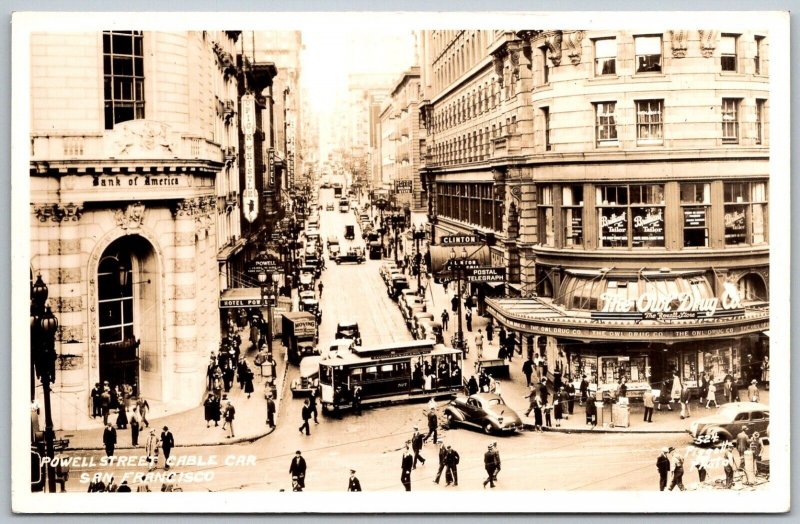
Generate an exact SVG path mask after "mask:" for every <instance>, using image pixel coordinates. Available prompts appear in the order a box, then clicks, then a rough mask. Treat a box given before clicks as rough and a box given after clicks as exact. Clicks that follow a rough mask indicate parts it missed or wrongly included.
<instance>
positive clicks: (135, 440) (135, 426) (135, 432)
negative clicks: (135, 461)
mask: <svg viewBox="0 0 800 524" xmlns="http://www.w3.org/2000/svg"><path fill="white" fill-rule="evenodd" d="M130 425H131V445H132V446H133V447H135V448H137V447H139V427H140V426H139V419H138V418H137V417H136V414H132V415H131V422H130Z"/></svg>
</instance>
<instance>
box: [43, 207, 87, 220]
mask: <svg viewBox="0 0 800 524" xmlns="http://www.w3.org/2000/svg"><path fill="white" fill-rule="evenodd" d="M33 212H34V213H35V214H36V218H38V219H39V222H47V221H48V220H52V221H53V222H61V221H62V220H64V221H72V222H77V221H78V220H80V218H81V215H83V206H82V205H80V204H73V203H69V204H40V205H34V206H33Z"/></svg>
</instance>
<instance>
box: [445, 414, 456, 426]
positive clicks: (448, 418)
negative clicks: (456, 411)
mask: <svg viewBox="0 0 800 524" xmlns="http://www.w3.org/2000/svg"><path fill="white" fill-rule="evenodd" d="M455 422H456V421H455V418H453V414H452V413H445V414H444V427H445V428H447V429H455V428H456V423H455Z"/></svg>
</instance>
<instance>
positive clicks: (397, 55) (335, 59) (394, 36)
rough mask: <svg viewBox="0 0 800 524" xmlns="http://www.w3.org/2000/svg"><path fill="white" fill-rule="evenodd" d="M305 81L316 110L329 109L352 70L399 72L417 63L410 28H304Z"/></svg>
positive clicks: (362, 71) (303, 61)
mask: <svg viewBox="0 0 800 524" xmlns="http://www.w3.org/2000/svg"><path fill="white" fill-rule="evenodd" d="M303 44H304V46H305V51H304V52H303V55H302V58H301V60H302V68H303V73H302V78H303V80H302V82H303V84H304V86H305V87H306V88H307V89H308V98H309V103H310V104H311V109H312V110H313V111H314V112H315V113H322V112H330V111H332V109H333V105H334V103H335V101H336V99H337V97H341V96H342V95H344V94H345V91H346V89H347V76H348V74H350V73H366V72H376V73H387V72H391V73H396V74H397V76H398V78H399V76H400V73H402V72H403V71H404V70H406V69H408V68H409V67H411V66H412V65H413V64H414V36H413V34H412V32H411V31H408V30H403V31H385V30H384V31H381V32H380V33H378V32H369V31H347V32H345V31H333V30H331V31H303Z"/></svg>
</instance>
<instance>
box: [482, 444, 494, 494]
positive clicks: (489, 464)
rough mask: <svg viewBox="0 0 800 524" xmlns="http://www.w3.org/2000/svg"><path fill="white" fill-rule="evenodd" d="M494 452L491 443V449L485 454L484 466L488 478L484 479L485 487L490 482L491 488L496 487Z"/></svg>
mask: <svg viewBox="0 0 800 524" xmlns="http://www.w3.org/2000/svg"><path fill="white" fill-rule="evenodd" d="M494 460H495V458H494V453H493V451H492V445H491V444H489V449H488V450H487V451H486V453H484V454H483V467H484V468H485V469H486V474H487V475H488V477H486V480H484V481H483V487H484V488H486V484H489V487H490V488H493V487H494V472H495V462H494Z"/></svg>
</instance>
